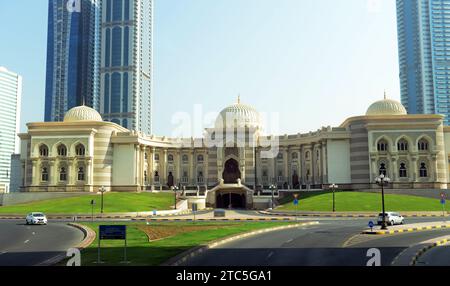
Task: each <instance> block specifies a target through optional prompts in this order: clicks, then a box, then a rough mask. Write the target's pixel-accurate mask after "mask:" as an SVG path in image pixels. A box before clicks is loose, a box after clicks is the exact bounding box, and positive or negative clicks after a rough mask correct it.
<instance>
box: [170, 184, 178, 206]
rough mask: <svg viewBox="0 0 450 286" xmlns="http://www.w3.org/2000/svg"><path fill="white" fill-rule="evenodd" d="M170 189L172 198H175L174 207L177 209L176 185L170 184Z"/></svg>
mask: <svg viewBox="0 0 450 286" xmlns="http://www.w3.org/2000/svg"><path fill="white" fill-rule="evenodd" d="M171 188H172V191H173V193H174V198H175V205H174V208H175V209H177V191H178V186H172V187H171Z"/></svg>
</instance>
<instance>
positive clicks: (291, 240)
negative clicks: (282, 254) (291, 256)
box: [286, 238, 294, 243]
mask: <svg viewBox="0 0 450 286" xmlns="http://www.w3.org/2000/svg"><path fill="white" fill-rule="evenodd" d="M293 241H294V239H293V238H291V239H289V240H288V241H286V243H291V242H293Z"/></svg>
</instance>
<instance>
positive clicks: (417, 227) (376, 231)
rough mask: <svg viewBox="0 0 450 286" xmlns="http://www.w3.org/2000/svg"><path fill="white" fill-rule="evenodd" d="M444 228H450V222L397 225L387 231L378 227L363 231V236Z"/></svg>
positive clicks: (389, 227)
mask: <svg viewBox="0 0 450 286" xmlns="http://www.w3.org/2000/svg"><path fill="white" fill-rule="evenodd" d="M442 228H450V221H442V222H422V223H413V224H407V225H395V226H388V229H387V230H381V226H379V225H376V226H374V227H373V229H372V230H371V229H366V230H365V231H363V232H362V233H363V234H379V235H386V234H396V233H404V232H413V231H424V230H432V229H442Z"/></svg>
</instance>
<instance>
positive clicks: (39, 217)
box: [26, 213, 47, 224]
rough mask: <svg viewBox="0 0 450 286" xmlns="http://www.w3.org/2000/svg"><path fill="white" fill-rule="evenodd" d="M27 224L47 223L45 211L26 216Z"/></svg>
mask: <svg viewBox="0 0 450 286" xmlns="http://www.w3.org/2000/svg"><path fill="white" fill-rule="evenodd" d="M26 223H27V224H47V217H46V216H45V214H43V213H30V214H28V215H27V218H26Z"/></svg>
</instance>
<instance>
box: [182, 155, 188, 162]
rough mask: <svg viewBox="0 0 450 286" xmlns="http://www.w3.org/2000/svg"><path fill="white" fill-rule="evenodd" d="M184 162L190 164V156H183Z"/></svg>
mask: <svg viewBox="0 0 450 286" xmlns="http://www.w3.org/2000/svg"><path fill="white" fill-rule="evenodd" d="M182 160H183V163H188V162H189V158H188V155H183V157H182Z"/></svg>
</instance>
